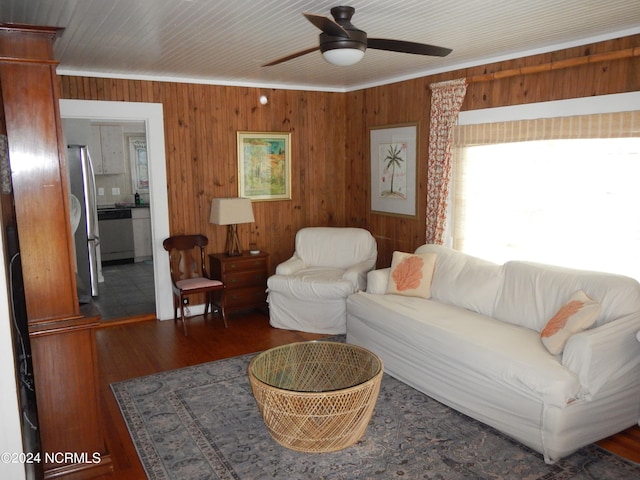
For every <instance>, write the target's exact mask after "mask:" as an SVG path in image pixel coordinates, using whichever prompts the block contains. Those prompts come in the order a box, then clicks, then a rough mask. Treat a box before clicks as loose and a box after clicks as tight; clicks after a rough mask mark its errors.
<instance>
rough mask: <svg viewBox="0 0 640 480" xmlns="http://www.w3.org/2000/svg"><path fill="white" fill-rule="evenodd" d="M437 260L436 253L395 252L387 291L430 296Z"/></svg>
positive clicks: (415, 295) (410, 295)
mask: <svg viewBox="0 0 640 480" xmlns="http://www.w3.org/2000/svg"><path fill="white" fill-rule="evenodd" d="M435 262H436V254H435V253H423V254H412V253H405V252H393V259H392V260H391V271H390V273H389V282H388V283H387V291H386V293H395V294H397V295H404V296H407V297H420V298H430V297H431V278H432V277H433V268H434V266H435Z"/></svg>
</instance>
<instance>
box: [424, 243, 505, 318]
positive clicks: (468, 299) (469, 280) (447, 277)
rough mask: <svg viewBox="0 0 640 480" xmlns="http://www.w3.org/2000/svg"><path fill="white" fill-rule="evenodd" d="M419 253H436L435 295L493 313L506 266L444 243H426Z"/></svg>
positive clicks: (453, 303)
mask: <svg viewBox="0 0 640 480" xmlns="http://www.w3.org/2000/svg"><path fill="white" fill-rule="evenodd" d="M415 253H435V254H436V255H437V256H438V257H437V259H436V267H435V270H434V273H433V281H432V283H431V298H432V299H433V300H437V301H439V302H443V303H446V304H449V305H455V306H458V307H462V308H466V309H467V310H471V311H474V312H478V313H481V314H483V315H487V316H490V317H491V316H493V309H494V306H495V302H496V298H497V296H498V293H499V292H500V287H501V285H502V277H503V274H502V266H501V265H497V264H495V263H492V262H489V261H487V260H482V259H480V258H476V257H473V256H471V255H467V254H465V253H462V252H459V251H457V250H453V249H452V248H448V247H445V246H443V245H433V244H426V245H422V246H420V247H418V248H417V249H416V252H415Z"/></svg>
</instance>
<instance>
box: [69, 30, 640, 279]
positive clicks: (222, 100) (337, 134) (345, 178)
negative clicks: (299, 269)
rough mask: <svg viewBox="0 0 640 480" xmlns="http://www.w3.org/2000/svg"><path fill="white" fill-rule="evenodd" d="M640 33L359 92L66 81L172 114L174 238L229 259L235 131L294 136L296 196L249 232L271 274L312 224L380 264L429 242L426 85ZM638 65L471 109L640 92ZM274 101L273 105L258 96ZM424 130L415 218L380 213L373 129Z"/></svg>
mask: <svg viewBox="0 0 640 480" xmlns="http://www.w3.org/2000/svg"><path fill="white" fill-rule="evenodd" d="M638 45H640V35H635V36H631V37H625V38H622V39H618V40H611V41H606V42H600V43H597V44H593V45H587V46H582V47H575V48H570V49H566V50H561V51H558V52H553V53H548V54H542V55H535V56H531V57H525V58H521V59H516V60H510V61H505V62H500V63H496V64H491V65H484V66H479V67H474V68H468V69H464V70H459V71H455V72H448V73H443V74H439V75H434V76H429V77H422V78H419V79H415V80H408V81H404V82H399V83H395V84H391V85H385V86H382V87H375V88H369V89H366V90H359V91H355V92H350V93H323V92H306V91H289V90H270V89H259V88H244V87H225V86H210V85H197V84H182V83H165V82H152V81H138V80H113V79H100V78H84V77H66V76H65V77H61V84H62V95H61V96H62V98H68V99H85V100H111V101H133V102H136V101H140V102H157V103H162V104H163V105H164V114H165V135H166V148H167V162H168V172H167V179H168V189H169V209H170V228H171V232H172V233H182V232H193V231H202V232H204V233H205V234H206V235H208V236H209V238H210V239H211V240H212V244H213V245H212V247H211V249H215V250H218V251H219V250H223V248H224V234H225V232H224V229H223V228H221V227H217V226H215V225H210V224H209V223H208V216H209V203H210V200H211V198H212V197H223V196H235V195H237V154H236V132H237V131H239V130H248V131H283V132H289V131H290V132H292V157H293V166H292V173H293V175H292V179H293V182H292V183H293V185H292V188H293V199H292V201H283V202H258V203H254V210H255V215H256V223H255V224H253V225H251V226H249V225H240V226H239V229H240V235H241V239H242V242H243V246H244V247H245V248H246V247H247V246H248V242H249V240H250V239H251V241H256V242H257V243H258V245H259V247H260V248H262V249H263V250H266V251H269V252H270V253H271V254H272V257H271V267H272V269H273V268H274V267H275V265H276V264H277V263H279V262H280V261H282V260H285V259H286V258H288V257H289V256H290V255H291V253H292V252H293V240H294V235H295V232H296V231H297V230H298V229H300V228H302V227H305V226H312V225H322V226H344V225H349V226H360V227H364V228H367V229H369V230H370V231H371V232H372V233H373V235H374V236H375V237H376V239H377V241H378V249H379V258H378V265H379V266H381V267H382V266H388V265H389V264H390V261H391V254H392V252H393V250H404V251H412V250H414V249H415V248H416V247H418V246H419V245H421V244H422V243H424V237H425V221H424V215H425V206H424V202H423V201H421V199H424V198H425V196H426V159H427V145H428V140H429V113H430V112H429V110H430V108H429V105H430V101H431V94H430V90H429V84H431V83H433V82H439V81H443V80H450V79H455V78H460V77H467V78H469V77H472V76H475V75H480V74H486V73H492V72H500V71H505V70H509V69H513V68H519V67H523V66H532V65H541V64H547V63H550V62H554V61H558V60H564V59H570V58H579V57H584V56H589V55H592V54H597V53H603V52H614V51H619V50H624V49H627V48H632V47H638ZM639 72H640V58H639V57H632V58H626V59H620V60H611V61H606V62H599V63H590V64H586V65H583V66H578V67H574V68H567V69H562V70H550V71H548V72H544V73H538V74H532V75H526V76H525V75H520V76H513V77H509V78H503V79H500V80H493V81H486V82H478V83H472V84H470V85H469V88H468V90H467V96H466V99H465V102H464V105H463V110H474V109H480V108H489V107H497V106H504V105H515V104H522V103H531V102H541V101H549V100H558V99H566V98H574V97H584V96H592V95H604V94H611V93H620V92H628V91H637V90H640V73H639ZM261 94H265V95H267V96H268V98H269V103H268V104H267V105H266V106H262V105H260V103H259V101H258V98H259V96H260V95H261ZM409 122H418V123H419V133H418V142H419V148H418V169H417V170H418V172H417V175H418V209H417V212H418V214H417V216H416V217H415V218H406V217H394V216H389V215H380V214H372V213H371V211H370V208H369V204H370V199H369V189H370V181H369V168H370V160H369V129H370V128H371V127H377V126H383V125H398V124H404V123H409Z"/></svg>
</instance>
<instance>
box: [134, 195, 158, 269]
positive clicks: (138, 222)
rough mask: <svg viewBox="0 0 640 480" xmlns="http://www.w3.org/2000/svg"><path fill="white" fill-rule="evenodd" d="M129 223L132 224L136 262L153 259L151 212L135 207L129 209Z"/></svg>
mask: <svg viewBox="0 0 640 480" xmlns="http://www.w3.org/2000/svg"><path fill="white" fill-rule="evenodd" d="M131 223H132V224H133V251H134V257H135V261H136V262H142V261H143V260H149V259H151V258H152V257H153V245H152V242H151V212H150V211H149V209H148V208H145V207H137V208H132V209H131Z"/></svg>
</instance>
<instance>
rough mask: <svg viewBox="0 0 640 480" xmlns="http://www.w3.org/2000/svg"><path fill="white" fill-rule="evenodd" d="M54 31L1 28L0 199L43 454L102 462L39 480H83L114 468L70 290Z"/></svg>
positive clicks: (85, 328) (50, 468)
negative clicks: (3, 184) (20, 283)
mask: <svg viewBox="0 0 640 480" xmlns="http://www.w3.org/2000/svg"><path fill="white" fill-rule="evenodd" d="M57 31H58V29H57V28H52V27H30V26H26V25H11V24H2V25H0V99H1V101H2V108H0V117H3V118H0V132H1V131H2V129H3V127H4V128H5V129H6V134H7V139H8V153H9V164H10V167H11V181H12V186H13V189H12V192H11V193H10V194H9V193H5V194H3V195H1V196H0V199H1V200H2V212H3V227H4V226H5V225H6V224H7V223H8V222H12V223H14V224H15V225H16V226H17V230H18V237H19V244H20V258H21V262H22V272H23V277H24V296H25V303H26V312H27V321H28V329H29V338H30V343H31V348H32V360H33V370H34V380H35V391H36V402H37V408H38V420H39V426H40V439H41V448H42V452H43V456H44V453H52V454H53V453H55V452H77V453H78V454H81V453H82V452H91V453H96V454H99V455H100V463H86V462H83V461H82V460H81V456H80V455H78V457H77V458H66V457H65V458H63V461H54V460H55V459H54V460H50V459H49V460H46V459H45V460H46V461H45V462H44V476H45V478H60V477H63V476H66V477H67V478H74V479H81V478H95V477H96V476H98V475H105V474H108V473H109V472H110V471H111V470H112V463H111V458H110V456H109V454H108V452H107V448H106V443H105V440H104V434H103V430H102V423H101V418H100V405H99V396H98V390H97V382H96V378H97V375H98V370H97V359H96V349H95V329H96V328H97V327H98V326H99V318H98V317H97V316H95V315H94V314H93V313H92V314H90V315H86V314H85V313H83V312H81V311H80V306H79V303H78V294H77V291H76V277H75V255H74V251H73V239H72V236H71V229H70V228H69V218H70V217H69V186H68V183H67V175H66V171H67V167H66V161H65V157H64V152H65V151H66V148H64V144H63V141H62V128H61V121H60V114H59V110H58V78H57V76H56V63H57V62H55V61H54V60H53V41H54V38H55V36H56V34H57ZM8 217H13V218H8ZM90 455H91V454H90Z"/></svg>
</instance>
